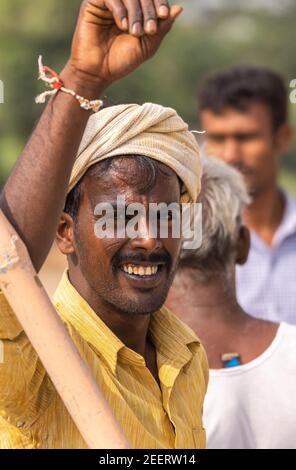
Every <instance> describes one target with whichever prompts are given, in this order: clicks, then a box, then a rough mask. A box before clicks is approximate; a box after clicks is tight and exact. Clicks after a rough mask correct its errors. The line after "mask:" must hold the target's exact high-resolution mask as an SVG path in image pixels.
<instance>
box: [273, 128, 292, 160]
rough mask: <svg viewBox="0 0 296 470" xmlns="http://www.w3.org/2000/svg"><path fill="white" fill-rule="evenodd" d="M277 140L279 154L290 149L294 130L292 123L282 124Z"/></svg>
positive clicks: (277, 132) (277, 133)
mask: <svg viewBox="0 0 296 470" xmlns="http://www.w3.org/2000/svg"><path fill="white" fill-rule="evenodd" d="M275 141H276V147H277V149H278V154H279V155H283V154H285V153H287V152H288V151H289V150H290V148H291V145H292V141H293V130H292V127H291V126H290V124H288V123H286V124H282V125H281V126H280V127H279V128H278V130H277V131H276V137H275Z"/></svg>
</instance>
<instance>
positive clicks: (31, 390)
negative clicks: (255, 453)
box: [0, 272, 208, 449]
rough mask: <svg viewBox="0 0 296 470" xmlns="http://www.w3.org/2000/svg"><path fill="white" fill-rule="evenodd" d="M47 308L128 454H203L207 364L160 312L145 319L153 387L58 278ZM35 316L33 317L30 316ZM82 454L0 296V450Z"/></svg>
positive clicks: (188, 334) (139, 364)
mask: <svg viewBox="0 0 296 470" xmlns="http://www.w3.org/2000/svg"><path fill="white" fill-rule="evenodd" d="M54 305H55V307H56V309H57V311H58V313H59V315H60V316H61V318H62V319H63V321H64V322H65V323H66V325H67V327H68V329H69V332H70V334H71V337H72V338H73V340H74V342H75V344H76V346H77V348H78V350H79V351H80V354H81V356H82V357H83V359H84V360H85V361H86V363H87V364H88V365H89V367H90V369H91V371H92V373H93V376H94V377H95V378H96V380H97V383H98V384H99V386H100V388H101V390H102V391H103V393H104V395H105V397H106V399H107V400H108V402H109V403H110V405H111V408H112V410H113V412H114V414H115V416H116V418H117V420H118V421H119V423H120V424H121V426H122V428H123V430H124V431H125V433H126V436H127V438H128V439H129V441H130V442H131V444H132V446H133V447H134V448H151V449H164V448H167V449H169V448H179V449H180V448H181V449H182V448H203V447H205V432H204V429H203V427H202V407H203V400H204V395H205V392H206V387H207V383H208V364H207V359H206V355H205V352H204V349H203V347H202V346H201V344H200V342H199V340H198V339H197V338H196V336H195V335H194V333H193V332H192V331H191V330H190V329H189V328H188V327H187V326H185V325H184V324H183V323H182V322H181V321H180V320H179V319H177V318H176V317H175V316H174V315H173V314H172V313H170V312H169V311H168V310H167V309H165V308H162V309H161V310H160V311H159V312H157V313H155V314H153V315H152V316H151V322H150V328H149V335H150V338H151V341H152V342H153V344H154V345H155V348H156V352H157V365H158V371H159V381H160V387H159V385H158V384H157V382H156V381H155V379H154V377H153V376H152V374H151V373H150V371H149V369H148V368H147V367H146V365H145V360H144V358H143V357H142V356H140V355H139V354H137V353H136V352H135V351H132V350H131V349H129V348H127V347H126V346H125V345H124V344H123V343H122V342H121V341H120V340H119V339H118V338H117V337H116V336H115V335H114V334H113V333H112V331H111V330H110V329H109V328H108V327H107V326H106V325H105V324H104V323H103V322H102V320H100V318H99V317H98V316H97V315H96V314H95V312H94V311H93V310H92V309H91V308H90V306H89V305H88V304H87V302H86V301H85V300H84V299H83V298H82V297H81V296H80V295H79V293H78V292H77V291H76V289H75V288H74V287H73V286H72V285H71V283H70V282H69V280H68V275H67V273H66V272H65V273H64V275H63V277H62V280H61V282H60V285H59V287H58V289H57V292H56V294H55V298H54ZM35 314H36V315H38V312H35ZM9 448H52V449H53V448H79V449H81V448H86V444H85V442H84V440H83V438H82V437H81V435H80V433H79V431H78V430H77V427H76V425H75V424H74V422H73V421H72V418H71V417H70V415H69V413H68V411H67V409H66V408H65V406H64V404H63V402H62V400H61V399H60V397H59V395H58V393H57V391H56V389H55V387H54V386H53V384H52V382H51V380H50V378H49V376H48V374H47V372H46V371H45V369H44V367H43V365H42V363H41V362H40V359H39V358H38V356H37V354H36V352H35V351H34V349H33V347H32V346H31V344H30V342H29V340H28V338H27V337H26V335H25V333H24V332H23V330H22V327H21V326H20V324H19V323H18V321H17V320H16V318H15V316H14V314H13V311H12V310H11V308H10V307H9V304H8V303H7V301H6V299H5V297H4V295H3V294H1V293H0V449H9Z"/></svg>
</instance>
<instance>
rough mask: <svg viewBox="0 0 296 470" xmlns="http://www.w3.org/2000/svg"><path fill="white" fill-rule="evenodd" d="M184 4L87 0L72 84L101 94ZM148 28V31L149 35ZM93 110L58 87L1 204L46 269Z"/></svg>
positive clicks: (155, 41)
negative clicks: (78, 153)
mask: <svg viewBox="0 0 296 470" xmlns="http://www.w3.org/2000/svg"><path fill="white" fill-rule="evenodd" d="M181 12H182V8H181V7H178V6H174V7H170V6H169V3H168V1H167V0H142V1H141V3H139V2H138V0H126V1H125V4H123V2H122V1H121V0H92V1H90V0H85V1H83V2H82V5H81V10H80V15H79V19H78V22H77V25H76V29H75V34H74V37H73V42H72V48H71V54H70V57H69V59H68V61H67V63H66V65H65V67H64V69H63V71H62V72H61V74H60V75H61V78H62V80H63V81H64V85H65V87H66V88H70V89H72V90H74V91H75V92H76V93H78V94H79V95H81V96H84V97H85V98H88V99H97V98H100V96H102V94H103V93H104V91H105V89H106V88H107V87H108V86H110V85H111V84H112V83H113V82H114V81H116V80H119V79H121V78H123V77H125V76H127V75H128V74H130V73H131V72H132V71H133V70H135V69H136V68H138V67H139V66H140V65H141V64H142V63H143V62H145V61H146V60H148V59H150V58H151V57H152V56H153V55H154V53H155V52H156V51H157V49H158V47H159V46H160V44H161V42H162V40H163V38H164V37H165V36H166V34H167V33H168V31H169V30H170V28H171V27H172V25H173V23H174V21H175V19H176V18H177V17H178V16H179V15H180V13H181ZM142 33H145V34H144V35H142ZM89 117H90V112H86V111H84V110H83V109H81V108H80V107H79V105H78V103H77V101H76V100H75V99H73V97H71V96H69V95H67V94H65V93H58V94H57V95H56V97H55V98H54V99H52V100H51V101H50V103H48V105H47V106H46V108H45V110H44V112H43V114H42V116H41V119H40V121H39V123H38V125H37V126H36V128H35V129H34V131H33V133H32V136H31V137H30V139H29V141H28V143H27V145H26V147H25V149H24V151H23V153H22V155H21V156H20V158H19V160H18V162H17V163H16V166H15V168H14V170H13V172H12V173H11V175H10V178H9V179H8V181H7V183H6V185H5V187H4V190H3V192H2V194H1V198H0V209H1V210H2V211H3V212H4V214H5V215H6V217H7V218H8V219H9V221H10V222H11V223H12V225H13V226H14V227H15V229H16V230H17V232H18V233H19V234H20V236H21V237H22V239H23V241H24V242H25V244H26V246H27V248H28V251H29V253H30V256H31V259H32V262H33V264H34V267H35V269H36V270H37V271H39V270H40V268H41V266H42V264H43V262H44V261H45V258H46V256H47V254H48V252H49V250H50V247H51V245H52V242H53V240H54V236H55V231H56V227H57V225H58V221H59V218H60V214H61V212H62V210H63V205H64V201H65V197H66V192H67V186H68V182H69V179H70V174H71V170H72V167H73V163H74V159H75V156H76V154H77V151H78V147H79V144H80V141H81V138H82V135H83V132H84V130H85V126H86V124H87V120H88V118H89Z"/></svg>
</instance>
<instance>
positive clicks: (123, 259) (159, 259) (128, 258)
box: [112, 252, 172, 268]
mask: <svg viewBox="0 0 296 470" xmlns="http://www.w3.org/2000/svg"><path fill="white" fill-rule="evenodd" d="M142 262H146V263H151V264H167V265H169V266H170V265H171V263H172V259H171V257H170V255H169V254H168V253H165V252H163V253H151V254H150V255H149V256H143V254H142V253H130V254H128V253H126V254H121V253H117V254H116V255H115V256H114V257H113V259H112V266H113V268H115V267H118V266H119V265H122V264H128V263H131V264H141V263H142Z"/></svg>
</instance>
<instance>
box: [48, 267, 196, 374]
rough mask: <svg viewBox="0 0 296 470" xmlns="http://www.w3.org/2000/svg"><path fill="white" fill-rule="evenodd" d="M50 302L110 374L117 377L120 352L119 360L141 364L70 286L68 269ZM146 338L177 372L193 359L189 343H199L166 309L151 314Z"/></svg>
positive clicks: (142, 362) (141, 359)
mask: <svg viewBox="0 0 296 470" xmlns="http://www.w3.org/2000/svg"><path fill="white" fill-rule="evenodd" d="M53 302H54V305H55V307H56V309H57V311H58V313H59V315H60V317H61V318H62V320H63V321H64V322H65V323H66V324H67V325H71V326H72V327H74V328H75V330H76V331H77V332H78V333H79V334H80V336H81V337H82V338H83V339H84V340H85V341H87V343H88V344H89V345H90V346H91V347H92V348H93V349H94V350H95V352H96V353H97V354H98V355H99V356H100V357H101V358H102V359H103V360H105V361H106V363H107V365H108V366H109V367H110V369H111V371H112V373H113V375H116V368H117V363H118V356H119V353H120V357H122V358H123V359H125V360H129V361H130V362H133V363H138V364H144V360H143V358H142V357H141V356H140V355H139V354H137V353H136V352H135V351H132V350H131V349H129V348H127V347H126V346H125V345H124V343H123V342H122V341H121V340H120V339H119V338H118V337H117V336H116V335H115V334H114V333H113V332H112V331H111V330H110V329H109V328H108V326H107V325H106V324H105V323H104V322H103V321H102V320H101V319H100V317H99V316H98V315H97V314H96V313H95V312H94V310H93V309H92V308H91V307H90V305H89V304H88V303H87V302H86V300H85V299H84V298H83V297H82V296H81V295H80V294H79V292H78V291H77V290H76V289H75V287H74V286H73V285H72V284H71V282H70V280H69V277H68V272H67V270H65V272H64V273H63V276H62V279H61V281H60V284H59V286H58V288H57V290H56V292H55V295H54V299H53ZM149 335H150V338H151V340H152V342H153V344H154V345H155V348H156V350H157V352H158V353H160V357H161V358H162V360H161V362H162V363H165V362H169V363H173V364H174V366H176V370H178V369H180V368H181V367H182V366H183V365H185V364H186V363H188V362H189V361H190V359H191V358H192V353H191V350H190V347H188V346H189V345H190V344H192V343H199V340H198V339H197V337H196V336H195V334H194V333H193V332H192V331H191V330H190V328H188V327H187V326H186V325H185V324H183V323H182V322H181V321H180V320H179V319H178V318H177V317H175V316H174V315H173V314H172V313H171V312H169V310H167V309H166V308H165V307H163V308H161V309H160V310H159V311H158V312H156V313H154V314H153V315H151V322H150V327H149ZM176 352H178V353H177V354H176ZM160 365H161V364H160Z"/></svg>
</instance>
